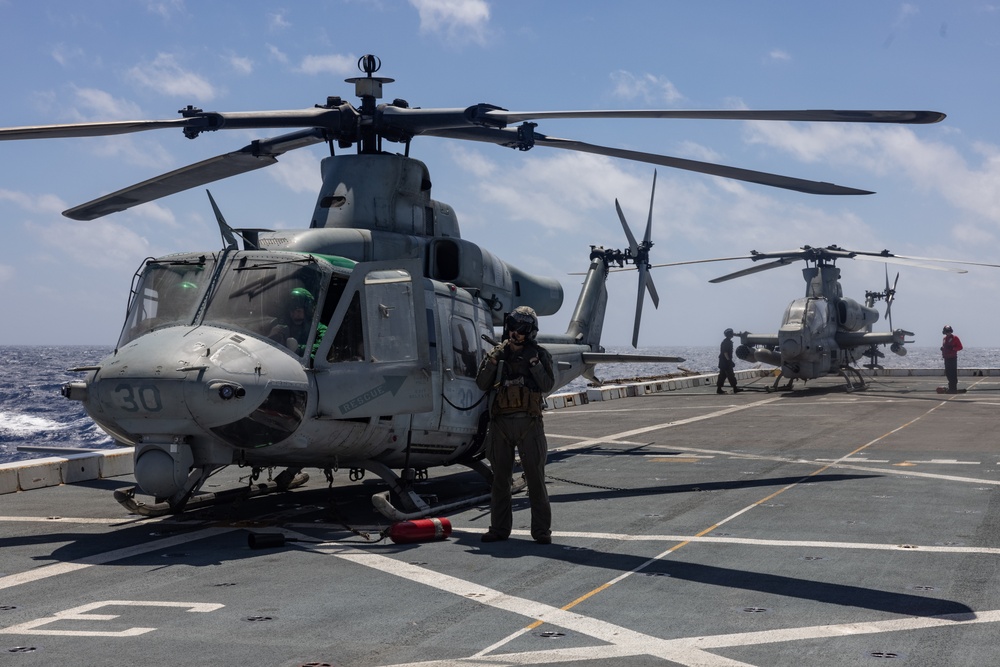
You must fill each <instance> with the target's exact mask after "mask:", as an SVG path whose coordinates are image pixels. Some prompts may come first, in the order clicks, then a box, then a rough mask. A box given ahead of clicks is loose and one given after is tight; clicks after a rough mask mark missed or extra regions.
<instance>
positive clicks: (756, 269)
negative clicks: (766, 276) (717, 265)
mask: <svg viewBox="0 0 1000 667" xmlns="http://www.w3.org/2000/svg"><path fill="white" fill-rule="evenodd" d="M794 261H796V260H795V259H792V258H790V257H782V258H781V259H778V260H776V261H773V262H768V263H767V264H758V265H757V266H751V267H750V268H748V269H743V270H742V271H736V272H734V273H727V274H726V275H724V276H719V277H718V278H712V279H711V280H709V281H708V282H710V283H722V282H725V281H727V280H733V279H734V278H742V277H743V276H749V275H751V274H754V273H760V272H761V271H767V270H769V269H776V268H778V267H779V266H788V265H789V264H791V263H792V262H794Z"/></svg>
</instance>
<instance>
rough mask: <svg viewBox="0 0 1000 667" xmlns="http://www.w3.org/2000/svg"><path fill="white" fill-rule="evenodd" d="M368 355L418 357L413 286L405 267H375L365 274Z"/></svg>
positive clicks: (397, 358) (389, 358) (388, 358)
mask: <svg viewBox="0 0 1000 667" xmlns="http://www.w3.org/2000/svg"><path fill="white" fill-rule="evenodd" d="M365 298H366V301H367V312H366V313H363V315H364V317H365V324H366V326H367V328H368V341H369V344H370V345H371V349H370V350H369V353H370V356H371V357H373V358H374V359H377V360H380V361H412V360H415V359H417V358H418V353H417V340H416V335H415V330H414V325H415V322H416V320H415V317H416V312H415V310H414V306H413V286H412V283H411V282H410V275H409V274H408V273H406V272H405V271H398V270H394V271H375V272H372V273H370V274H368V276H367V277H366V278H365Z"/></svg>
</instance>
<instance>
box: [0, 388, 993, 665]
mask: <svg viewBox="0 0 1000 667" xmlns="http://www.w3.org/2000/svg"><path fill="white" fill-rule="evenodd" d="M767 382H769V381H768V380H767V379H764V380H763V381H762V382H760V383H756V384H754V383H748V384H747V388H748V391H745V392H743V393H740V394H736V395H733V394H727V395H724V396H720V395H717V394H716V393H715V388H714V386H712V387H700V388H694V389H687V390H684V391H675V392H667V393H661V394H652V395H645V396H639V397H635V398H627V399H621V400H617V401H610V402H606V403H591V404H589V405H584V406H579V407H571V408H565V409H560V410H555V411H552V412H549V413H547V414H546V416H545V423H546V431H547V433H548V436H549V445H550V458H549V461H550V463H549V467H548V474H549V482H548V489H549V493H550V496H551V500H552V504H553V515H554V526H553V527H554V530H555V532H554V535H553V538H554V539H553V544H551V545H547V546H543V545H537V544H535V543H534V542H532V541H531V539H530V536H529V535H528V531H527V526H528V522H529V510H528V508H527V500H526V498H525V497H524V495H523V494H521V495H519V496H517V497H516V499H517V500H516V506H515V529H516V530H515V534H514V535H513V536H512V537H511V539H510V540H508V541H506V542H500V543H492V544H482V543H481V542H480V541H479V536H480V534H481V533H482V532H483V531H485V530H486V528H487V527H488V525H489V516H488V509H487V508H486V507H484V506H480V507H473V508H470V509H468V510H465V511H462V512H455V513H452V514H450V515H449V516H448V518H449V519H450V521H451V523H452V525H453V532H452V535H451V537H450V538H449V539H447V540H443V541H431V542H422V543H417V544H400V545H397V544H393V543H392V542H390V541H388V540H380V541H379V540H378V536H379V532H380V531H381V530H383V529H385V528H386V527H387V526H388V522H387V521H386V520H385V519H383V518H381V517H380V516H379V515H377V514H375V513H374V512H373V510H372V509H371V504H370V496H371V494H372V493H374V492H376V491H380V490H382V489H383V487H382V485H381V483H380V482H378V481H376V480H370V479H369V480H365V481H363V482H361V483H351V482H349V481H348V480H347V475H346V471H341V472H340V473H338V474H337V475H336V477H335V483H334V485H333V488H332V489H329V488H328V487H327V483H326V482H325V481H324V480H323V476H322V474H321V473H317V471H308V472H310V473H311V474H312V479H311V481H310V482H309V483H308V484H307V485H306V486H305V487H303V488H300V489H297V490H295V491H292V492H288V493H285V494H281V495H276V496H271V497H264V498H255V499H250V500H247V501H245V502H242V503H235V504H234V503H230V504H227V505H223V506H219V507H213V508H210V509H204V510H199V511H196V512H192V513H189V514H185V515H182V516H179V517H166V518H159V519H141V518H138V517H135V516H130V515H128V514H127V513H126V512H125V510H124V509H123V508H121V507H120V506H119V505H118V504H117V503H115V502H114V500H113V499H112V491H113V490H114V489H115V488H121V487H125V486H129V485H131V484H132V483H133V481H132V480H131V478H128V477H121V478H113V479H104V480H96V481H93V482H86V483H83V484H79V485H71V486H60V487H53V488H47V489H37V490H34V491H28V492H21V493H16V494H8V495H5V496H0V655H2V656H3V657H2V660H0V663H2V664H3V665H5V666H6V665H11V666H22V665H32V666H34V665H52V664H73V665H106V664H139V665H146V666H156V665H175V664H205V665H215V666H224V665H233V666H236V665H245V664H253V665H268V666H270V665H280V666H297V665H307V664H329V665H338V666H346V665H365V666H369V665H398V664H432V665H492V664H502V665H507V664H517V665H521V664H525V665H530V664H566V665H598V664H605V663H609V664H615V665H659V664H662V665H708V666H712V667H714V666H718V667H733V666H746V665H751V666H755V667H774V666H778V665H789V666H792V665H795V666H799V665H804V664H808V665H880V664H885V663H886V661H887V660H892V662H891V664H909V665H951V666H954V665H985V664H993V663H994V662H995V656H996V649H995V644H996V642H995V637H996V634H997V632H998V630H1000V568H998V567H997V563H1000V500H998V499H1000V434H998V432H997V427H996V414H997V410H998V404H1000V378H992V377H983V378H963V382H962V386H964V387H967V388H968V389H969V391H968V393H966V394H959V395H939V394H937V393H936V391H935V389H936V387H937V386H938V384H940V382H941V378H940V377H926V378H920V377H914V378H908V377H903V378H895V377H894V378H875V379H873V381H872V383H871V384H870V386H869V388H868V389H867V390H865V391H860V392H852V393H847V392H845V391H844V390H843V388H842V387H841V386H840V383H839V381H838V380H836V379H831V380H830V381H829V382H826V381H824V382H811V383H809V384H808V385H807V386H806V388H798V387H797V388H796V390H795V391H793V392H790V393H788V392H783V393H765V392H764V391H763V386H764V384H763V383H767ZM757 389H760V390H759V391H757ZM246 472H247V471H240V470H227V471H225V472H224V473H222V474H220V475H219V476H217V478H213V479H212V480H211V482H210V484H211V485H214V486H213V487H212V488H209V489H208V490H221V489H223V488H226V487H228V486H233V485H236V484H239V483H241V482H240V481H239V476H240V475H241V474H246ZM242 483H244V484H245V483H246V481H244V482H242ZM482 490H483V485H482V482H481V481H480V480H479V479H478V478H477V476H476V475H474V474H473V473H465V472H462V471H461V470H459V469H458V468H455V469H450V468H449V469H444V470H432V471H431V478H430V480H429V481H428V482H426V483H425V484H424V485H423V487H422V489H421V492H422V493H428V494H436V495H438V496H439V499H444V498H447V497H449V495H450V494H461V493H473V492H481V491H482ZM251 531H252V532H255V533H257V534H260V533H277V532H281V533H283V534H284V535H285V536H286V538H287V540H286V542H285V543H284V545H283V546H274V547H270V548H264V549H251V548H250V547H249V546H248V539H247V538H248V535H249V533H250V532H251ZM293 540H296V541H293ZM609 661H610V662H609Z"/></svg>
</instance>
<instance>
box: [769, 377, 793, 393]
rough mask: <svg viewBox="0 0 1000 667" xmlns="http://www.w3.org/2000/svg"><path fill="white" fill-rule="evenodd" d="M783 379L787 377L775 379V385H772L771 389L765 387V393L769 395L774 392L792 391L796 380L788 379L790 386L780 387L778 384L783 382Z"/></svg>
mask: <svg viewBox="0 0 1000 667" xmlns="http://www.w3.org/2000/svg"><path fill="white" fill-rule="evenodd" d="M783 377H785V376H784V374H781V375H778V377H776V378H774V384H773V385H771V386H770V387H764V391H766V392H767V393H769V394H770V393H771V392H772V391H791V390H792V383H793V382H795V378H788V384H786V385H785V386H784V387H779V386H778V383H780V382H781V379H782V378H783Z"/></svg>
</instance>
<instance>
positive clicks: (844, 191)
mask: <svg viewBox="0 0 1000 667" xmlns="http://www.w3.org/2000/svg"><path fill="white" fill-rule="evenodd" d="M424 134H427V135H430V136H437V137H447V138H450V139H464V140H469V141H481V142H485V143H492V144H498V145H500V146H508V147H510V148H520V149H522V150H527V148H530V147H531V146H548V147H550V148H562V149H565V150H571V151H578V152H581V153H591V154H594V155H605V156H607V157H616V158H621V159H624V160H632V161H633V162H646V163H649V164H658V165H661V166H664V167H673V168H675V169H683V170H685V171H694V172H698V173H701V174H708V175H710V176H721V177H723V178H731V179H733V180H737V181H745V182H747V183H757V184H758V185H768V186H771V187H775V188H783V189H785V190H794V191H796V192H804V193H806V194H814V195H870V194H874V193H873V192H872V191H871V190H859V189H857V188H849V187H845V186H842V185H835V184H833V183H826V182H823V181H810V180H806V179H802V178H793V177H791V176H781V175H778V174H770V173H767V172H763V171H753V170H751V169H740V168H739V167H729V166H725V165H721V164H714V163H711V162H700V161H698V160H687V159H684V158H677V157H670V156H668V155H657V154H655V153H643V152H641V151H630V150H625V149H621V148H611V147H608V146H598V145H596V144H588V143H585V142H583V141H576V140H573V139H560V138H558V137H549V136H546V135H544V134H539V133H537V132H532V133H531V135H532V136H531V137H525V136H524V135H525V134H526V133H524V132H520V131H519V130H518V129H511V128H504V129H501V128H486V127H469V128H462V129H450V130H433V131H430V132H425V133H424Z"/></svg>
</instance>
